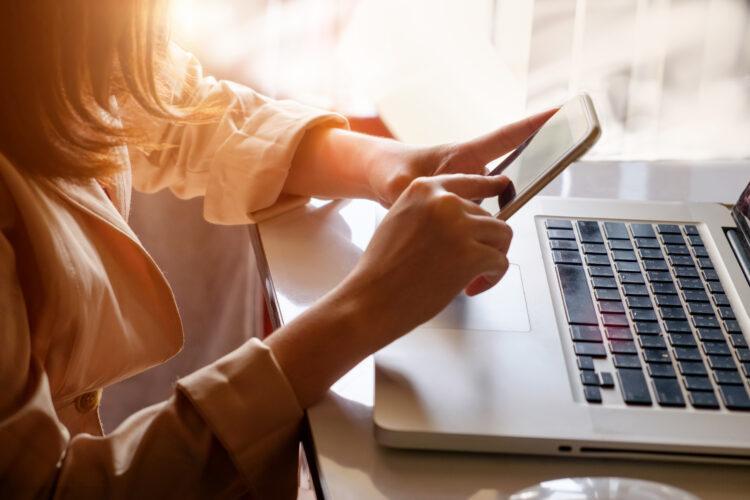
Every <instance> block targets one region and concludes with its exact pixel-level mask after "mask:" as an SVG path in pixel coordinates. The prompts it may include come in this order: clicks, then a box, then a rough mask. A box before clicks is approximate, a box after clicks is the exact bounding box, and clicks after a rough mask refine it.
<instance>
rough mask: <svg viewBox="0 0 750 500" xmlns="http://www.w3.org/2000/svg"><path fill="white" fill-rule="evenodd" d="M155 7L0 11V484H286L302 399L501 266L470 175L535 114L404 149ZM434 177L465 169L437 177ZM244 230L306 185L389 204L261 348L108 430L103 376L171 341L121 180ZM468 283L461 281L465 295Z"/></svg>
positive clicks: (245, 349) (176, 331) (155, 276)
mask: <svg viewBox="0 0 750 500" xmlns="http://www.w3.org/2000/svg"><path fill="white" fill-rule="evenodd" d="M164 3H165V2H164V1H162V0H98V1H96V2H92V1H86V0H79V1H72V0H71V1H60V0H35V1H33V2H30V1H26V0H10V1H6V2H2V4H0V43H1V44H2V46H1V47H0V67H2V68H3V79H2V83H1V84H0V113H1V116H2V120H1V121H0V340H1V343H0V346H2V347H0V388H2V390H0V497H2V498H26V497H41V496H50V495H55V496H60V497H77V498H79V497H96V498H113V497H148V498H151V497H158V496H165V497H181V498H185V497H198V498H204V497H225V496H237V495H247V494H249V495H250V496H251V497H256V496H257V497H261V498H280V497H289V496H293V495H294V492H295V488H296V484H295V477H296V467H297V464H296V450H297V448H296V443H297V437H298V436H297V431H298V426H299V423H300V419H301V417H302V414H303V410H304V408H307V407H308V406H310V405H311V404H313V403H314V402H315V401H316V400H317V399H318V398H320V397H321V395H322V394H323V393H324V392H325V391H326V390H327V388H328V387H329V386H330V384H331V383H332V382H333V381H335V380H336V379H337V378H338V377H339V376H341V375H342V374H343V373H345V372H346V371H347V370H348V369H349V368H350V367H352V366H353V365H354V364H356V363H357V362H358V361H359V360H361V359H363V358H364V357H365V356H367V355H368V354H370V353H372V352H374V351H376V350H377V349H379V348H381V347H383V346H384V345H386V344H388V343H389V342H391V341H393V340H394V339H396V338H397V337H399V336H400V335H403V334H405V333H406V332H408V331H409V330H411V329H413V328H414V327H415V326H417V325H418V324H420V323H422V322H424V321H426V320H427V319H429V318H430V317H431V316H433V315H434V314H436V313H437V312H438V311H439V310H440V309H441V308H443V307H444V306H445V305H446V304H447V303H448V302H449V301H450V300H451V298H452V297H453V296H455V295H456V294H457V293H459V292H460V291H461V290H462V289H463V288H464V287H467V288H466V291H467V293H470V294H475V293H480V292H481V291H483V290H485V289H487V288H489V287H490V286H492V285H493V284H494V283H496V282H497V281H498V280H499V279H500V278H501V277H502V275H503V273H504V272H505V270H506V269H507V267H508V263H507V259H506V257H505V254H506V252H507V250H508V246H509V244H510V240H511V231H510V229H509V228H508V226H507V225H505V224H504V223H502V222H500V221H497V220H495V219H493V218H492V217H490V216H489V214H487V213H485V212H483V211H482V210H481V209H480V208H479V207H478V206H477V205H475V204H474V203H472V202H469V201H467V200H471V199H477V198H481V197H486V196H494V195H497V194H498V193H500V192H501V191H502V190H503V187H504V185H505V182H506V181H505V180H504V179H502V178H487V177H483V176H479V175H469V174H470V173H472V172H473V173H480V172H482V169H483V166H484V165H485V164H486V163H487V162H488V161H489V160H491V159H492V158H494V157H496V156H499V155H501V154H503V153H505V152H507V151H509V150H510V149H512V148H513V147H515V146H516V145H517V144H519V143H520V142H521V140H523V139H524V138H525V137H526V136H527V135H529V134H530V133H531V132H533V131H534V130H535V129H536V128H537V127H538V126H540V125H541V124H542V123H543V122H544V121H545V120H546V119H547V118H548V116H549V113H544V114H541V115H538V116H536V117H533V118H530V119H527V120H525V121H523V122H519V123H517V124H514V125H510V126H508V127H506V128H504V129H501V130H499V131H497V132H495V133H494V134H490V135H488V136H486V137H482V138H479V139H477V140H474V141H470V142H467V143H464V144H455V145H447V146H442V147H435V148H420V147H409V146H405V145H402V144H399V143H396V142H393V141H386V140H381V139H376V138H371V137H367V136H363V135H358V134H355V133H351V132H349V131H347V130H346V126H347V123H346V121H345V120H344V119H343V118H341V117H340V116H338V115H335V114H331V113H326V112H321V111H318V110H315V109H311V108H308V107H305V106H302V105H299V104H295V103H292V102H286V101H273V100H270V99H267V98H265V97H263V96H261V95H258V94H256V93H255V92H253V91H252V90H250V89H247V88H244V87H241V86H238V85H235V84H232V83H229V82H219V81H215V80H214V79H212V78H209V77H204V76H203V75H202V74H201V70H200V67H199V65H198V64H197V62H196V61H195V60H194V59H193V58H192V57H191V56H189V55H187V54H185V53H184V52H181V51H180V50H179V49H178V48H176V47H175V46H173V45H171V44H170V43H169V42H168V39H167V35H166V25H165V22H164V19H165V8H166V6H165V5H164ZM447 172H464V173H463V174H454V175H438V176H436V177H431V178H428V176H432V175H434V174H443V173H447ZM131 181H132V185H133V186H134V187H135V188H136V189H139V190H142V191H147V192H151V191H157V190H160V189H163V188H167V187H168V188H170V189H171V190H172V191H174V192H175V194H177V196H180V197H183V198H190V197H195V196H203V197H204V200H205V201H204V207H205V217H206V219H207V220H209V221H211V222H215V223H218V224H248V223H253V222H256V221H258V220H260V219H262V218H264V217H270V216H272V215H274V214H276V213H279V212H280V211H283V210H286V209H288V208H290V207H293V206H296V205H299V204H301V203H304V201H305V199H306V197H308V196H311V195H316V196H323V197H331V198H338V197H362V198H370V199H374V200H378V201H379V202H381V203H383V204H384V205H388V206H390V205H392V208H391V210H390V212H389V214H388V216H387V217H386V218H385V219H384V220H383V222H382V225H381V226H380V228H379V230H378V231H377V233H376V234H375V236H374V238H373V240H372V242H371V244H370V245H369V247H368V249H367V251H366V252H365V254H364V256H363V257H362V259H361V262H360V263H359V264H358V265H357V267H356V269H355V270H354V271H353V272H352V273H351V275H350V276H348V277H347V278H346V279H345V280H344V282H343V283H341V284H340V285H339V286H338V287H337V288H336V289H334V290H333V291H331V293H329V294H328V295H326V296H325V297H324V298H323V299H321V300H320V301H319V302H318V303H317V304H315V306H313V307H311V308H310V309H309V310H308V311H307V312H306V313H305V314H303V315H301V316H300V317H299V318H298V319H297V320H296V321H294V322H292V323H290V324H289V325H287V326H285V327H284V328H282V329H280V330H279V331H277V332H275V333H274V334H273V335H272V336H271V337H270V338H269V339H268V340H267V341H266V342H265V343H262V342H260V341H257V340H253V341H250V342H248V343H246V344H245V345H243V346H242V347H240V348H239V349H237V350H236V351H234V352H232V353H230V354H229V355H227V356H225V357H224V358H222V359H219V360H218V361H216V362H215V363H213V364H211V365H209V366H206V367H205V368H203V369H201V370H199V371H197V372H195V373H193V374H191V375H189V376H187V377H185V378H184V379H182V380H179V381H178V382H177V383H176V387H175V390H174V395H173V396H172V397H171V398H170V399H169V400H167V401H164V402H163V403H161V404H157V405H155V406H152V407H149V408H146V409H144V410H143V411H141V412H139V413H137V414H135V415H133V416H132V417H130V418H129V419H128V420H126V421H125V422H124V423H123V424H122V425H120V426H119V427H118V428H117V429H116V430H115V431H114V432H112V433H110V434H109V435H106V436H104V435H102V430H101V426H100V424H99V419H98V411H97V407H98V401H99V398H100V395H101V389H102V388H103V387H106V386H107V385H110V384H113V383H115V382H117V381H119V380H122V379H124V378H127V377H129V376H131V375H133V374H135V373H138V372H140V371H143V370H145V369H147V368H149V367H151V366H154V365H156V364H159V363H161V362H163V361H164V360H166V359H167V358H169V357H170V356H173V355H174V354H175V353H176V352H177V351H178V350H179V349H180V345H181V342H182V332H181V325H180V319H179V316H178V313H177V310H176V307H175V304H174V301H173V299H172V295H171V292H170V289H169V286H168V285H167V283H166V281H165V279H164V277H163V276H162V275H161V273H160V272H159V270H158V269H157V267H156V266H155V264H154V263H153V261H152V260H151V259H150V258H149V256H148V255H147V253H146V252H145V250H144V249H143V247H142V246H141V245H140V243H139V242H138V239H137V238H136V236H135V235H134V234H133V233H132V231H131V230H130V229H129V227H128V226H127V223H126V220H127V215H128V209H129V197H130V189H131ZM467 285H468V286H467Z"/></svg>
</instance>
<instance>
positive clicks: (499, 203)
mask: <svg viewBox="0 0 750 500" xmlns="http://www.w3.org/2000/svg"><path fill="white" fill-rule="evenodd" d="M590 127H591V123H590V120H589V117H588V115H587V113H586V104H585V102H584V100H583V98H581V97H577V98H574V99H572V100H570V101H568V102H567V103H566V104H565V105H563V106H562V107H561V108H560V109H559V110H558V111H557V113H555V114H554V115H552V116H551V117H550V119H549V120H547V122H546V123H545V124H544V125H543V126H542V127H541V128H540V129H539V130H537V132H536V133H534V135H532V136H531V137H529V138H528V139H526V141H525V142H524V143H523V144H521V145H520V146H519V147H518V148H516V150H515V151H513V152H512V153H511V154H509V155H508V156H506V157H504V158H498V159H497V160H495V161H493V162H490V163H489V164H488V165H487V167H488V169H489V170H490V173H489V174H487V175H505V176H507V177H508V178H509V179H510V181H511V184H510V185H509V186H508V189H506V190H505V191H504V192H503V193H502V194H500V195H499V196H495V197H492V198H485V199H484V200H482V202H481V206H482V208H483V209H485V210H487V211H488V212H489V213H491V214H493V215H497V214H498V213H499V212H500V211H501V209H502V208H503V207H505V206H507V205H508V204H509V203H510V202H512V201H513V200H514V199H515V198H516V197H517V196H518V195H520V194H521V193H523V192H524V191H525V190H527V189H528V188H530V187H531V186H533V185H534V183H535V182H536V181H537V180H538V179H539V178H540V177H542V176H543V175H544V174H545V172H547V171H548V170H549V169H550V168H551V167H553V166H555V165H556V164H557V163H558V162H559V161H560V160H561V159H562V158H564V157H565V155H566V154H567V153H568V152H569V151H571V150H572V149H574V148H575V147H576V146H577V145H578V144H579V143H580V142H581V141H582V140H584V139H585V138H586V136H587V135H588V133H589V129H590Z"/></svg>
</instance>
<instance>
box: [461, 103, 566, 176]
mask: <svg viewBox="0 0 750 500" xmlns="http://www.w3.org/2000/svg"><path fill="white" fill-rule="evenodd" d="M558 109H560V108H552V109H548V110H547V111H542V112H541V113H537V114H535V115H531V116H528V117H526V118H524V119H523V120H519V121H517V122H514V123H511V124H508V125H505V126H504V127H501V128H499V129H497V130H495V131H493V132H490V133H489V134H487V135H483V136H481V137H478V138H476V139H474V140H473V141H471V143H469V148H470V149H472V150H473V151H472V152H473V153H474V156H475V158H477V159H478V160H479V161H480V162H481V163H482V164H486V163H489V162H491V161H492V160H494V159H496V158H499V157H501V156H503V155H504V154H506V153H509V152H510V151H512V150H514V149H516V148H517V147H518V146H520V145H521V143H522V142H523V141H525V140H526V139H528V138H529V137H530V136H531V135H532V134H533V133H534V132H536V131H537V130H539V128H540V127H541V126H542V125H544V124H545V123H546V122H547V120H549V119H550V118H551V117H552V115H554V114H555V113H557V110H558Z"/></svg>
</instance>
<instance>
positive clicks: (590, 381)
mask: <svg viewBox="0 0 750 500" xmlns="http://www.w3.org/2000/svg"><path fill="white" fill-rule="evenodd" d="M581 383H582V384H583V385H597V386H598V385H599V384H600V383H601V381H600V380H599V375H597V374H596V372H593V371H591V370H583V371H582V372H581Z"/></svg>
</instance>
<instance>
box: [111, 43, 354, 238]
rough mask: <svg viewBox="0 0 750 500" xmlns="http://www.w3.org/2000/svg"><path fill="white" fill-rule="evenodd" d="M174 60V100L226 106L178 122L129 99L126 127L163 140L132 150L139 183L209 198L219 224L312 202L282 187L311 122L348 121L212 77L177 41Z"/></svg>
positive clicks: (211, 216)
mask: <svg viewBox="0 0 750 500" xmlns="http://www.w3.org/2000/svg"><path fill="white" fill-rule="evenodd" d="M170 59H171V63H172V64H171V65H170V67H171V68H172V69H171V70H170V71H169V74H168V76H167V77H165V79H166V80H167V82H168V87H169V88H170V90H171V100H172V102H174V103H177V102H179V103H181V104H187V105H188V106H197V105H200V104H203V103H212V104H216V103H218V106H219V108H220V109H222V110H223V111H222V112H221V116H220V118H219V119H218V121H215V122H212V123H209V124H188V125H185V124H173V123H169V122H166V121H164V120H159V119H154V118H152V117H150V116H148V115H147V114H145V113H144V112H143V111H142V110H140V108H139V107H138V106H137V105H135V103H134V102H133V100H132V99H130V100H128V101H127V102H126V103H125V104H124V105H123V107H122V110H121V116H122V118H123V120H124V122H125V123H126V125H128V126H132V127H134V128H136V129H139V130H142V131H145V133H146V135H147V139H148V142H150V143H153V144H156V145H159V146H161V147H160V148H159V149H158V150H157V151H156V152H152V153H150V154H147V153H146V152H144V151H143V150H140V149H138V148H130V157H131V165H132V172H133V185H134V187H135V189H137V190H139V191H144V192H155V191H158V190H160V189H163V188H167V187H168V188H170V189H171V190H172V191H173V192H174V193H175V195H177V196H178V197H180V198H193V197H196V196H204V197H205V200H204V217H205V219H206V220H207V221H209V222H213V223H217V224H247V223H252V222H257V221H259V220H262V219H264V218H268V217H271V216H274V215H276V214H278V213H279V212H281V211H284V210H288V209H290V208H292V207H295V206H299V205H301V204H304V203H305V202H306V201H307V200H306V198H302V197H299V196H292V195H288V194H285V193H283V192H282V190H283V187H284V183H285V182H286V178H287V174H288V172H289V168H290V166H291V163H292V159H293V158H294V154H295V151H296V149H297V146H298V145H299V143H300V141H301V140H302V138H303V137H304V135H305V132H306V131H308V130H310V129H311V128H314V127H318V126H330V127H348V123H347V121H346V119H345V118H344V117H342V116H340V115H337V114H334V113H330V112H326V111H322V110H319V109H315V108H312V107H309V106H305V105H303V104H300V103H296V102H293V101H288V100H273V99H270V98H268V97H266V96H263V95H261V94H259V93H257V92H255V91H253V90H251V89H249V88H247V87H244V86H242V85H238V84H235V83H232V82H228V81H217V80H216V79H214V78H213V77H210V76H204V75H203V71H202V68H201V66H200V64H199V63H198V61H197V60H196V59H195V57H193V56H192V55H191V54H188V53H186V52H184V51H182V50H181V49H179V48H178V47H177V46H173V47H172V54H171V58H170ZM175 75H176V76H175ZM188 89H189V90H188Z"/></svg>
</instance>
